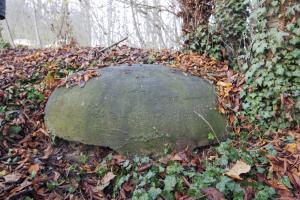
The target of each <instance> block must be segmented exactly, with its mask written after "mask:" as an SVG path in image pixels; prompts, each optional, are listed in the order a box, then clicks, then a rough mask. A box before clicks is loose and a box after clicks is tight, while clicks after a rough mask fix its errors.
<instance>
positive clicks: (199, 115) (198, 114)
mask: <svg viewBox="0 0 300 200" xmlns="http://www.w3.org/2000/svg"><path fill="white" fill-rule="evenodd" d="M194 113H195V114H196V115H197V116H198V117H200V118H201V119H202V120H203V121H204V122H205V123H206V124H207V125H208V126H209V128H210V129H211V130H212V132H213V134H214V136H215V138H216V139H217V142H218V143H219V144H220V140H219V138H218V136H217V134H216V132H215V131H214V129H213V127H212V126H211V125H210V123H209V122H208V121H207V120H206V119H205V118H204V117H203V116H202V115H201V114H200V113H198V112H197V111H195V110H194Z"/></svg>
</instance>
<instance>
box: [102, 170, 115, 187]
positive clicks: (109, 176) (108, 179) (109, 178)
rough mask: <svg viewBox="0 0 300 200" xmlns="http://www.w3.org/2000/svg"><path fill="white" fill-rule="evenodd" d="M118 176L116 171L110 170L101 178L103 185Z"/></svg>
mask: <svg viewBox="0 0 300 200" xmlns="http://www.w3.org/2000/svg"><path fill="white" fill-rule="evenodd" d="M115 177H116V175H114V173H112V172H108V173H107V174H106V175H105V176H104V177H103V178H102V180H101V183H102V184H103V185H105V184H107V183H109V182H110V181H111V180H113V179H114V178H115Z"/></svg>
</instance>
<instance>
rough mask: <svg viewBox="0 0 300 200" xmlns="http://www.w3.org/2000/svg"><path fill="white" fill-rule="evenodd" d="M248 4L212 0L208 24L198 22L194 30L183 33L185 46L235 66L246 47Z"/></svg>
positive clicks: (241, 58) (246, 2) (244, 2)
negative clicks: (184, 34) (213, 3)
mask: <svg viewBox="0 0 300 200" xmlns="http://www.w3.org/2000/svg"><path fill="white" fill-rule="evenodd" d="M248 4H249V3H248V1H247V0H242V1H238V0H225V1H224V0H218V1H216V2H215V5H214V14H213V15H211V17H210V22H209V24H208V25H207V24H200V25H199V26H198V28H197V29H196V31H194V32H191V33H189V34H187V36H186V44H187V45H186V47H187V49H191V50H194V51H197V52H199V53H201V54H205V55H207V56H209V57H213V58H215V59H217V60H224V59H227V60H229V61H230V64H231V65H232V66H237V65H239V64H240V62H241V61H242V60H244V59H245V57H246V52H245V50H246V49H247V48H248V36H249V31H248V28H247V22H246V21H247V20H246V19H247V17H248V16H249V13H248V10H247V7H248Z"/></svg>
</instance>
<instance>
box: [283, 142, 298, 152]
mask: <svg viewBox="0 0 300 200" xmlns="http://www.w3.org/2000/svg"><path fill="white" fill-rule="evenodd" d="M284 149H285V150H286V151H288V152H290V153H296V152H297V144H296V143H290V144H287V145H286V146H285V147H284Z"/></svg>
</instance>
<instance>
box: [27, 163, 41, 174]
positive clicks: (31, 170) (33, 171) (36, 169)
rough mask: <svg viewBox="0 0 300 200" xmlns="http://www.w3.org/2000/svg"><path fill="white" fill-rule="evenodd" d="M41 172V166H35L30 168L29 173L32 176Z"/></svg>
mask: <svg viewBox="0 0 300 200" xmlns="http://www.w3.org/2000/svg"><path fill="white" fill-rule="evenodd" d="M39 170H40V165H39V164H33V165H31V166H30V167H29V169H28V172H29V173H30V174H33V173H34V174H37V173H38V171H39Z"/></svg>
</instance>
